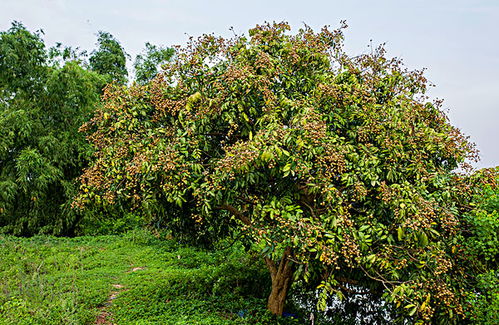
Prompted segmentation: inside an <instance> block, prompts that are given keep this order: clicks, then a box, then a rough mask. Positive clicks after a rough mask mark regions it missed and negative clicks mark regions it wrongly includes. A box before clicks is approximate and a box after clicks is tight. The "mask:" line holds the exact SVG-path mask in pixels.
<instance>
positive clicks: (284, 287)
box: [265, 247, 293, 316]
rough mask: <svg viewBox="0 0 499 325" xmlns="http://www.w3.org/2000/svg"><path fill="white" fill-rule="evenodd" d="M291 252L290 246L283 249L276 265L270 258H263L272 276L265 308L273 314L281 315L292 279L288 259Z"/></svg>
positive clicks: (290, 265) (291, 268)
mask: <svg viewBox="0 0 499 325" xmlns="http://www.w3.org/2000/svg"><path fill="white" fill-rule="evenodd" d="M291 254H292V250H291V248H290V247H287V248H286V249H285V250H284V254H283V256H282V258H281V261H280V262H279V265H276V264H275V262H274V261H273V260H271V259H270V258H267V257H266V258H265V263H266V264H267V267H268V269H269V271H270V276H271V278H272V291H271V292H270V296H269V299H268V303H267V308H268V309H269V310H270V312H271V313H273V314H274V315H279V316H281V315H282V313H283V311H284V305H285V303H286V296H287V294H288V290H289V287H290V286H291V283H292V281H293V262H292V261H291V260H290V257H291Z"/></svg>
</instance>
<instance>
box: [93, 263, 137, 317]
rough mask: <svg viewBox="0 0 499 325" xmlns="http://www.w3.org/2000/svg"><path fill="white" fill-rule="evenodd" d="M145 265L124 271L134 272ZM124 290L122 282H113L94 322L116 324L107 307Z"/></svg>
mask: <svg viewBox="0 0 499 325" xmlns="http://www.w3.org/2000/svg"><path fill="white" fill-rule="evenodd" d="M144 269H145V267H133V268H131V269H130V270H128V271H127V272H126V273H131V272H136V271H140V270H144ZM123 291H126V289H125V286H124V285H122V284H113V290H112V291H111V293H110V294H109V297H108V299H107V301H106V303H105V304H104V306H102V307H99V311H100V312H99V315H97V319H96V320H95V324H99V325H116V323H114V319H113V314H111V312H110V311H109V307H111V305H112V304H113V300H114V299H116V297H118V295H119V294H120V292H123Z"/></svg>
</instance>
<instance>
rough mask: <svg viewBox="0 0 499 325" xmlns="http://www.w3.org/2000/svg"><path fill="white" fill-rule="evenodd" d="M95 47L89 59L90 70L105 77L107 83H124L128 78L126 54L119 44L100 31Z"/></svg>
mask: <svg viewBox="0 0 499 325" xmlns="http://www.w3.org/2000/svg"><path fill="white" fill-rule="evenodd" d="M97 46H98V48H97V49H95V50H94V51H92V53H91V55H90V58H89V66H90V69H91V70H92V71H95V72H97V73H98V74H101V75H104V76H107V81H108V82H111V81H116V82H118V83H125V82H126V81H127V76H128V71H127V69H126V61H127V57H128V54H127V53H126V52H125V50H124V49H123V47H122V46H121V44H120V42H118V40H117V39H116V38H114V36H113V35H111V34H110V33H108V32H102V31H101V32H99V33H98V34H97Z"/></svg>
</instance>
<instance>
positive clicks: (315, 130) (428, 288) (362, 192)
mask: <svg viewBox="0 0 499 325" xmlns="http://www.w3.org/2000/svg"><path fill="white" fill-rule="evenodd" d="M289 30H290V28H289V26H288V25H287V24H285V23H279V24H265V25H262V26H257V27H256V28H254V29H252V30H250V32H249V37H246V36H240V37H235V38H234V39H224V38H221V37H214V36H212V35H206V36H203V37H200V38H199V39H197V40H194V41H192V42H191V43H189V44H188V45H187V46H186V47H185V48H183V49H180V50H179V52H178V53H177V54H176V56H175V58H174V60H172V61H171V62H169V63H168V64H166V65H165V66H164V71H163V72H162V73H161V74H159V75H158V76H157V77H156V78H154V79H153V80H151V81H150V82H148V83H146V84H144V85H134V86H131V87H123V86H118V85H114V86H110V87H108V88H107V89H106V92H105V96H104V97H105V103H104V105H103V107H101V108H99V109H98V110H97V112H96V114H95V116H94V117H93V119H92V120H91V121H90V122H89V123H87V124H86V125H85V126H84V128H83V129H84V130H86V131H87V132H88V135H89V139H90V140H91V141H92V142H93V145H94V147H95V149H96V151H97V152H96V159H95V160H94V161H93V163H92V164H91V166H89V167H88V168H87V169H86V170H85V173H84V174H83V176H82V185H81V193H80V195H79V197H78V199H77V200H76V201H75V205H76V206H79V207H85V206H90V205H92V204H93V203H95V202H98V203H100V204H101V205H104V206H113V205H117V206H121V207H125V208H127V209H132V210H133V209H135V210H137V211H143V212H145V213H151V214H161V215H158V216H157V217H158V218H163V220H164V221H165V224H166V225H169V224H171V223H175V222H176V220H178V219H181V220H190V222H194V223H195V224H196V225H198V226H197V228H196V227H194V228H189V229H190V230H191V231H196V230H202V231H204V230H206V229H208V230H212V229H222V228H223V227H229V229H231V230H232V231H233V232H237V233H239V234H243V235H244V239H243V240H244V241H245V242H246V243H248V246H249V247H251V248H252V249H256V250H258V251H259V252H260V253H261V254H262V257H263V259H264V260H265V263H266V265H267V267H268V270H269V273H270V277H271V279H272V288H271V294H270V296H269V299H268V308H269V310H270V311H272V312H273V313H275V314H282V312H283V310H284V306H285V302H286V297H287V293H288V291H289V288H290V286H291V284H292V283H293V281H295V280H296V279H299V280H300V282H301V283H302V284H303V283H305V285H306V284H307V283H308V285H309V286H312V287H313V288H315V287H319V289H320V290H321V295H320V297H321V299H320V300H319V306H320V307H322V308H326V305H327V301H328V299H329V298H330V297H331V296H334V295H336V296H338V297H343V296H345V295H347V294H349V293H350V292H349V290H352V285H353V286H355V288H354V289H355V290H354V291H356V290H358V291H360V292H362V291H367V292H368V293H369V294H371V295H373V296H376V297H378V298H382V299H383V300H384V301H385V304H384V306H386V307H387V308H389V309H390V310H391V312H390V313H391V315H392V320H391V321H393V322H394V323H396V322H398V323H406V322H408V321H411V322H419V323H422V322H427V323H430V322H432V323H442V322H443V323H445V322H448V323H456V322H460V321H463V320H464V319H467V317H468V315H466V313H467V312H468V311H469V308H468V307H469V304H468V303H467V299H468V294H469V292H470V291H469V290H470V288H473V285H472V283H473V281H474V279H472V278H469V277H468V276H467V274H470V272H469V269H468V268H470V267H471V268H473V267H474V266H473V264H471V263H466V261H468V262H470V259H472V257H470V256H457V255H458V254H459V253H458V252H457V251H456V248H455V244H454V243H453V240H454V239H455V238H456V236H457V234H460V233H461V231H462V228H461V225H462V220H461V219H462V218H461V216H462V213H463V211H465V210H466V209H469V208H468V207H467V204H466V203H467V202H468V201H469V199H467V198H469V197H470V196H469V195H468V194H467V193H468V192H469V190H470V189H471V188H472V187H470V186H468V185H466V179H465V178H463V177H462V176H461V175H459V174H457V173H456V172H454V170H455V169H456V168H457V167H460V166H464V161H465V159H467V158H471V159H473V158H476V152H475V151H474V149H473V145H471V144H470V143H468V142H467V140H466V138H465V137H464V136H463V135H462V134H461V133H460V132H459V130H458V129H456V128H455V127H453V126H452V125H450V124H449V122H448V119H447V117H446V116H445V114H444V113H443V112H442V111H441V110H440V109H439V106H440V103H439V102H431V101H429V100H428V98H427V97H425V95H424V94H425V91H426V87H427V81H426V79H425V77H424V76H423V74H422V72H421V71H409V70H407V69H406V68H405V67H404V66H403V64H402V63H401V62H400V60H398V59H390V58H387V57H386V56H385V53H384V50H383V49H382V48H379V49H377V50H376V51H373V53H371V54H365V55H360V56H355V57H350V56H348V55H347V54H346V53H345V52H344V51H343V48H342V40H343V34H342V29H339V30H334V31H330V30H328V29H327V28H324V29H322V30H321V31H320V32H318V33H315V32H314V31H313V30H311V29H310V28H304V29H301V30H300V31H299V32H298V33H297V34H294V35H292V34H290V33H289ZM467 200H468V201H467ZM165 213H166V214H165ZM177 224H178V222H177ZM186 224H189V222H186ZM463 288H465V289H463ZM359 289H360V290H359Z"/></svg>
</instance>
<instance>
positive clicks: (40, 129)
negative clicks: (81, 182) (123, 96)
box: [0, 23, 104, 235]
mask: <svg viewBox="0 0 499 325" xmlns="http://www.w3.org/2000/svg"><path fill="white" fill-rule="evenodd" d="M56 53H58V52H57V51H55V50H50V51H48V50H47V49H46V48H45V44H44V42H43V40H42V39H41V36H40V33H30V32H29V31H28V30H26V28H25V27H24V26H23V25H22V24H20V23H13V24H12V27H11V28H10V29H9V30H8V31H5V32H1V33H0V227H2V228H3V231H7V232H11V233H15V234H18V235H29V234H33V233H38V232H44V233H51V234H61V233H68V232H69V233H70V232H71V230H69V229H71V228H72V227H73V223H74V222H75V221H76V220H75V216H74V212H72V211H71V209H70V207H69V205H68V204H66V205H65V206H64V204H65V203H67V201H68V199H69V198H70V197H72V196H73V195H74V192H75V190H76V189H77V188H76V186H75V183H74V179H75V178H76V177H78V176H79V175H80V173H81V170H82V168H83V166H84V165H85V164H86V163H87V162H88V159H89V158H90V152H91V147H90V146H89V145H88V143H86V141H85V138H84V137H83V136H82V135H81V134H79V133H78V127H79V126H80V125H81V124H82V123H83V122H84V121H86V120H88V118H89V117H90V116H91V113H92V112H93V110H94V107H95V105H96V104H97V103H98V101H99V94H100V92H101V88H102V87H103V86H104V79H103V78H102V77H101V76H100V75H98V74H95V73H92V72H89V71H87V70H85V69H84V68H82V67H81V66H80V64H79V62H77V61H75V60H69V61H65V60H64V59H63V58H61V60H59V61H60V62H62V63H61V64H62V65H61V64H60V62H59V61H58V60H57V59H55V58H54V57H53V56H52V55H55V54H56ZM63 211H65V212H64V213H63Z"/></svg>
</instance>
